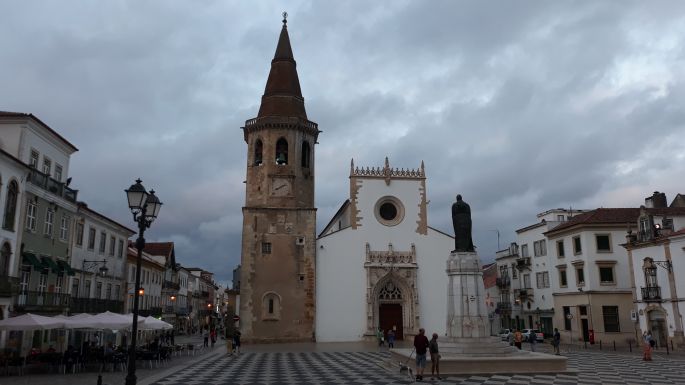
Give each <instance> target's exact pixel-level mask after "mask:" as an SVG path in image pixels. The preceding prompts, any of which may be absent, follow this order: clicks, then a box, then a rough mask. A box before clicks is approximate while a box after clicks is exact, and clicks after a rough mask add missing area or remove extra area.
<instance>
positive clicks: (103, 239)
mask: <svg viewBox="0 0 685 385" xmlns="http://www.w3.org/2000/svg"><path fill="white" fill-rule="evenodd" d="M106 246H107V233H106V232H104V231H101V232H100V253H104V252H105V248H106Z"/></svg>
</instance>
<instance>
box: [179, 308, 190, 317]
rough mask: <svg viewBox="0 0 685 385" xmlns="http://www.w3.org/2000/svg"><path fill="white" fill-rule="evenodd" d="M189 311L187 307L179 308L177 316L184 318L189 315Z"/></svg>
mask: <svg viewBox="0 0 685 385" xmlns="http://www.w3.org/2000/svg"><path fill="white" fill-rule="evenodd" d="M188 313H189V311H188V308H186V307H179V308H176V315H179V316H182V315H188Z"/></svg>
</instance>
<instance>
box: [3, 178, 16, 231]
mask: <svg viewBox="0 0 685 385" xmlns="http://www.w3.org/2000/svg"><path fill="white" fill-rule="evenodd" d="M18 193H19V187H18V186H17V182H16V181H14V180H13V181H11V182H10V184H9V185H8V186H7V198H6V200H5V216H4V218H3V220H2V228H3V229H5V230H9V231H14V218H15V214H16V212H17V194H18Z"/></svg>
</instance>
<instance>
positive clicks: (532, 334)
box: [528, 329, 538, 352]
mask: <svg viewBox="0 0 685 385" xmlns="http://www.w3.org/2000/svg"><path fill="white" fill-rule="evenodd" d="M528 342H530V351H531V352H534V351H535V344H536V343H537V342H538V336H537V334H536V333H535V331H534V330H533V329H530V333H529V334H528Z"/></svg>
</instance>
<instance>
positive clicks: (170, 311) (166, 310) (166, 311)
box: [164, 306, 176, 314]
mask: <svg viewBox="0 0 685 385" xmlns="http://www.w3.org/2000/svg"><path fill="white" fill-rule="evenodd" d="M175 312H176V311H175V309H174V307H173V306H164V314H174V313H175Z"/></svg>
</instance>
